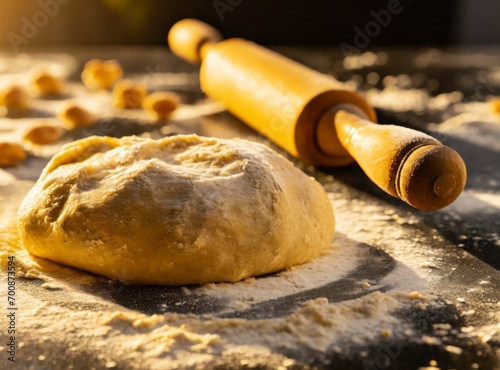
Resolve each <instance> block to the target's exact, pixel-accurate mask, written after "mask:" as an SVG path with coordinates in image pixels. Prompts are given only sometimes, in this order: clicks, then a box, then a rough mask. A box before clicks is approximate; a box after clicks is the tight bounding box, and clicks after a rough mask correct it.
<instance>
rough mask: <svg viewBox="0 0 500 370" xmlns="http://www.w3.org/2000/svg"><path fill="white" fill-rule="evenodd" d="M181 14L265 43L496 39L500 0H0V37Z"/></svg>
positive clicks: (62, 32) (153, 32) (152, 27)
mask: <svg viewBox="0 0 500 370" xmlns="http://www.w3.org/2000/svg"><path fill="white" fill-rule="evenodd" d="M186 17H191V18H198V19H200V20H203V21H206V22H208V23H210V24H212V25H213V26H215V27H216V28H218V29H219V30H221V31H222V33H223V34H224V35H225V36H226V37H233V36H239V37H244V38H247V39H251V40H254V41H256V42H258V43H261V44H267V45H278V44H280V45H291V44H295V45H313V44H314V45H339V47H340V45H341V44H342V43H346V44H348V45H351V46H354V47H356V42H357V43H358V45H361V44H363V45H364V44H366V43H367V42H368V43H369V45H370V46H373V45H405V46H412V45H455V44H468V45H470V44H500V22H499V20H500V0H455V1H454V0H439V1H435V0H413V1H412V0H400V1H398V0H351V1H331V0H308V1H305V0H302V1H301V0H0V45H1V46H4V47H9V46H14V45H15V47H14V48H15V49H16V48H17V51H19V50H21V51H22V49H23V48H28V47H30V46H40V45H41V46H48V45H59V46H61V45H97V44H144V45H158V44H166V36H167V33H168V30H169V28H170V27H171V26H172V24H174V23H175V22H176V21H178V20H180V19H182V18H186ZM362 33H364V34H365V36H367V37H363V35H361V34H362ZM367 40H368V41H367ZM346 44H344V46H346ZM363 47H366V46H363Z"/></svg>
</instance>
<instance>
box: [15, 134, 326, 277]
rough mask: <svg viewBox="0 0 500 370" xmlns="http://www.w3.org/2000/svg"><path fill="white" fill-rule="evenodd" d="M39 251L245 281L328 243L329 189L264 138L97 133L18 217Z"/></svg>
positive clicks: (90, 263) (61, 161)
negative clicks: (258, 140) (263, 141)
mask: <svg viewBox="0 0 500 370" xmlns="http://www.w3.org/2000/svg"><path fill="white" fill-rule="evenodd" d="M18 216H19V217H18V227H19V232H20V235H21V238H22V242H23V244H24V246H25V247H26V248H27V250H28V251H29V252H30V253H32V254H33V255H35V256H38V257H42V258H47V259H50V260H53V261H55V262H59V263H63V264H66V265H69V266H73V267H76V268H79V269H83V270H87V271H91V272H94V273H97V274H101V275H104V276H107V277H109V278H114V279H120V280H125V281H128V282H132V283H142V284H160V285H183V284H203V283H208V282H220V281H230V282H232V281H238V280H240V279H244V278H247V277H249V276H255V275H262V274H268V273H271V272H275V271H279V270H282V269H286V268H288V267H290V266H293V265H298V264H301V263H304V262H306V261H309V260H311V259H312V258H314V257H316V256H318V255H320V254H321V253H323V252H324V251H325V250H327V249H328V248H329V247H330V242H331V240H332V236H333V232H334V218H333V211H332V206H331V203H330V201H329V199H328V196H327V194H326V193H325V191H324V189H323V187H322V186H321V185H320V184H319V183H318V182H316V181H315V180H314V179H313V178H311V177H309V176H307V175H305V174H304V173H303V172H302V171H300V170H299V169H297V168H296V167H294V166H293V164H292V163H291V162H289V161H288V160H287V159H285V158H284V157H282V156H280V155H279V154H277V153H276V152H274V151H273V150H271V149H269V148H268V147H266V146H264V145H261V144H257V143H252V142H249V141H246V140H238V139H235V140H224V139H216V138H203V137H199V136H196V135H177V136H170V137H167V138H163V139H160V140H151V139H145V138H138V137H124V138H121V139H117V138H110V137H97V136H93V137H90V138H87V139H83V140H79V141H76V142H73V143H70V144H67V145H65V146H64V147H63V149H62V150H61V151H60V152H59V153H58V154H56V155H55V156H54V157H53V159H52V160H51V161H50V162H49V163H48V165H47V166H46V168H45V169H44V171H43V172H42V175H41V177H40V179H39V180H38V182H37V183H36V184H35V186H34V187H33V189H32V190H31V191H30V192H29V193H28V195H27V196H26V198H25V199H24V201H23V203H22V205H21V207H20V210H19V215H18Z"/></svg>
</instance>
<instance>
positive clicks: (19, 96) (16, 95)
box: [0, 85, 29, 111]
mask: <svg viewBox="0 0 500 370" xmlns="http://www.w3.org/2000/svg"><path fill="white" fill-rule="evenodd" d="M28 100H29V98H28V93H27V92H26V90H25V89H24V88H22V87H21V86H17V85H14V86H10V87H7V88H5V89H4V90H2V91H0V104H1V105H3V106H4V107H6V108H7V109H9V110H19V111H21V110H26V109H27V108H28V105H29V104H28Z"/></svg>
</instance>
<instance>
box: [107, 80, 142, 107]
mask: <svg viewBox="0 0 500 370" xmlns="http://www.w3.org/2000/svg"><path fill="white" fill-rule="evenodd" d="M146 95H148V90H147V89H146V87H145V86H144V85H142V84H138V83H133V82H132V81H128V80H123V81H119V82H117V83H116V85H115V87H114V89H113V105H114V106H115V107H116V108H122V109H137V108H141V107H142V102H143V100H144V98H145V97H146Z"/></svg>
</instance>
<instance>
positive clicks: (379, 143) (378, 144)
mask: <svg viewBox="0 0 500 370" xmlns="http://www.w3.org/2000/svg"><path fill="white" fill-rule="evenodd" d="M332 117H333V118H332ZM327 120H330V122H329V123H328V122H327ZM327 124H328V125H329V127H330V129H329V131H330V134H329V135H328V137H323V138H320V137H319V135H318V136H317V141H318V145H320V147H321V148H322V150H325V151H326V152H327V153H329V154H332V155H339V154H341V153H342V150H344V151H345V152H347V153H348V154H350V155H351V156H352V158H354V160H356V162H358V164H359V165H360V167H361V168H362V169H363V171H364V172H365V173H366V174H367V175H368V177H369V178H370V179H371V180H372V181H373V182H374V183H375V184H377V185H378V186H379V187H380V188H382V189H383V190H384V191H385V192H387V193H389V194H391V195H393V196H395V197H397V198H399V199H401V200H403V201H405V202H406V203H408V204H410V205H411V206H413V207H415V208H417V209H420V210H436V209H440V208H443V207H446V206H447V205H449V204H450V203H452V202H453V201H454V200H455V199H456V198H457V197H458V196H459V195H460V193H461V192H462V190H463V188H464V186H465V181H466V168H465V164H464V162H463V160H462V158H461V157H460V155H459V154H458V153H457V152H456V151H454V150H453V149H451V148H449V147H447V146H444V145H443V144H441V143H440V142H439V141H438V140H436V139H435V138H433V137H431V136H429V135H426V134H424V133H422V132H420V131H416V130H412V129H409V128H406V127H401V126H394V125H377V124H374V123H372V122H370V121H368V119H367V117H366V115H365V114H364V112H363V111H361V110H360V109H359V108H357V107H356V106H353V105H349V104H339V105H337V106H334V107H333V108H332V109H330V110H329V111H328V112H326V113H325V114H324V115H323V118H322V119H321V120H320V122H319V124H318V132H319V130H320V129H321V130H322V132H321V133H322V134H325V133H326V128H325V127H326V125H327ZM320 139H321V140H320ZM328 140H330V143H328ZM322 144H323V145H322ZM338 144H340V145H341V146H342V148H343V149H342V150H340V149H339V148H336V147H335V146H338ZM332 148H333V150H332Z"/></svg>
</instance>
